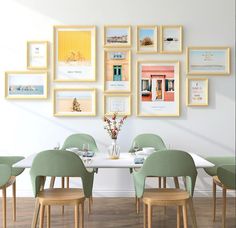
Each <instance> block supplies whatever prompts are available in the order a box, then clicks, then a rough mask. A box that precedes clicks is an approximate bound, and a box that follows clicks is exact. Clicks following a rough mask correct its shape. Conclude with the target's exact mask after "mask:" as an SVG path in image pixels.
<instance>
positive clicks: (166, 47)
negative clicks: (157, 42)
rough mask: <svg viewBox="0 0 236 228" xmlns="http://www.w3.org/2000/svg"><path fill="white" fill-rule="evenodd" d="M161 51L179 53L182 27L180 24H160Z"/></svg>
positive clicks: (181, 47) (181, 44)
mask: <svg viewBox="0 0 236 228" xmlns="http://www.w3.org/2000/svg"><path fill="white" fill-rule="evenodd" d="M160 33H161V53H162V54H181V53H182V51H183V50H182V49H183V27H182V26H181V25H164V26H161V32H160Z"/></svg>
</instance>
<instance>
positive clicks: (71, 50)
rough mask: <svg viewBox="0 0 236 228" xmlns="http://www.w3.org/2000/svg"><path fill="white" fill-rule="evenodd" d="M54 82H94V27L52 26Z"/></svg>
mask: <svg viewBox="0 0 236 228" xmlns="http://www.w3.org/2000/svg"><path fill="white" fill-rule="evenodd" d="M53 34H54V74H53V80H54V81H56V82H92V81H96V27H95V26H79V25H74V26H70V25H58V26H54V29H53Z"/></svg>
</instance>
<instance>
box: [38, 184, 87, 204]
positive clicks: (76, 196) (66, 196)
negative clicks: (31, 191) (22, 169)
mask: <svg viewBox="0 0 236 228" xmlns="http://www.w3.org/2000/svg"><path fill="white" fill-rule="evenodd" d="M37 198H38V200H39V202H40V203H42V204H50V205H52V204H54V205H55V204H57V205H60V204H68V203H75V202H77V203H79V202H83V201H84V200H85V196H84V192H83V190H82V189H77V188H74V189H73V188H69V189H67V188H53V189H45V190H43V191H41V192H39V194H38V197H37Z"/></svg>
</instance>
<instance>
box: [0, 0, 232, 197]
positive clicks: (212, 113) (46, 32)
mask: <svg viewBox="0 0 236 228" xmlns="http://www.w3.org/2000/svg"><path fill="white" fill-rule="evenodd" d="M234 20H235V6H234V0H227V1H224V0H207V1H206V0H198V1H196V0H180V1H176V0H169V1H166V0H146V1H143V0H136V1H132V0H130V1H128V0H119V1H111V0H99V1H96V0H85V1H82V0H70V1H68V0H51V1H49V0H40V1H39V0H38V1H32V0H17V1H16V0H15V1H14V0H5V1H1V6H0V28H1V35H0V41H1V42H0V75H1V77H0V85H1V90H0V105H1V118H0V126H1V131H0V132H1V140H0V153H1V155H7V154H9V155H24V156H28V155H29V154H31V153H34V152H39V151H41V150H44V149H49V148H52V147H53V146H55V145H56V143H57V142H61V143H62V142H63V140H64V139H65V138H66V137H67V136H68V135H70V134H72V133H75V132H86V133H88V134H91V135H93V136H94V138H95V139H96V140H97V143H98V145H99V148H100V149H101V150H103V151H105V150H106V147H107V146H108V145H109V144H110V143H111V140H110V139H109V137H108V136H107V135H106V132H105V131H104V129H103V121H102V110H103V109H102V77H103V75H102V71H103V62H102V51H103V48H102V35H103V25H104V24H128V25H132V29H133V30H132V31H133V35H134V36H133V37H132V39H133V40H132V42H133V47H132V50H133V52H132V79H133V82H132V86H133V93H132V94H133V105H132V107H133V111H134V115H133V116H132V117H130V118H128V120H127V122H126V123H125V125H124V128H123V130H122V132H121V133H120V135H119V143H120V145H121V147H122V150H124V151H125V150H128V148H129V145H130V143H131V140H132V139H133V137H134V136H135V135H137V134H139V133H143V132H153V133H156V134H159V135H160V136H161V137H163V139H164V141H165V143H166V145H169V146H170V147H171V148H176V149H183V150H186V151H189V152H194V153H198V154H201V155H203V156H207V155H219V156H220V155H233V154H234V152H235V75H234V62H235V58H234V55H235V54H234V40H235V22H234ZM63 24H67V25H96V26H97V46H98V47H97V82H95V83H75V84H73V83H67V84H60V83H53V82H52V81H50V87H51V88H53V87H60V86H61V87H74V86H78V87H83V86H87V87H96V88H97V89H98V115H97V117H95V118H56V117H53V116H52V89H51V90H50V96H49V98H48V100H45V101H10V100H5V99H4V71H7V70H25V69H26V41H27V40H49V41H50V48H51V50H50V57H51V61H50V63H51V64H50V68H49V72H50V76H52V75H51V72H52V63H53V61H52V46H53V36H52V27H53V25H63ZM139 24H157V25H164V24H166V25H168V24H180V25H183V27H184V47H187V46H214V45H215V46H229V47H231V48H232V55H231V56H232V60H231V62H232V73H231V75H230V76H211V77H209V106H208V107H202V108H201V107H194V108H190V107H188V108H187V107H186V105H185V96H186V91H185V78H186V74H185V54H182V55H160V54H157V55H137V54H135V43H136V37H135V25H139ZM137 59H140V60H141V59H146V60H149V59H150V60H161V59H163V60H180V61H181V74H180V76H181V78H180V81H181V87H180V94H181V97H180V98H181V99H180V108H181V114H180V117H176V118H137V117H136V116H135V104H136V97H135V84H136V82H135V75H136V68H135V63H136V60H137ZM50 78H51V77H50ZM199 174H200V175H199V178H198V181H197V187H196V193H197V194H200V193H201V194H203V195H204V194H207V193H209V191H211V181H210V179H209V178H207V176H206V175H205V174H204V172H203V171H200V172H199ZM17 191H18V195H20V196H31V195H32V190H31V183H30V178H29V173H28V170H26V171H25V172H24V174H23V175H21V176H20V177H19V178H18V187H17ZM94 191H95V195H107V196H111V195H130V194H132V192H133V183H132V178H131V176H130V175H129V172H128V170H99V173H98V175H95V185H94Z"/></svg>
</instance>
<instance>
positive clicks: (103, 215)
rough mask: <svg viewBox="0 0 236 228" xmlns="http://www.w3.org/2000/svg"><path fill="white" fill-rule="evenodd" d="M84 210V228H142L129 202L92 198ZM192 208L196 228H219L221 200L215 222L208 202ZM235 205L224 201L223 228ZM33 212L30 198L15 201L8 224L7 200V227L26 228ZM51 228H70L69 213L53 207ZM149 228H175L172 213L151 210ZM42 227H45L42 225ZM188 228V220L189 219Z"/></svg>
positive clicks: (232, 221)
mask: <svg viewBox="0 0 236 228" xmlns="http://www.w3.org/2000/svg"><path fill="white" fill-rule="evenodd" d="M87 204H88V203H87V202H86V207H85V227H86V228H119V227H120V228H121V227H122V228H125V227H127V228H128V227H130V228H139V227H140V228H141V227H143V218H142V211H141V213H140V215H137V214H136V212H135V204H134V199H133V198H94V204H93V207H92V214H91V215H88V213H87ZM194 206H195V210H196V216H197V221H198V228H221V200H220V198H219V199H217V214H216V222H213V221H212V205H211V199H210V198H195V199H194ZM235 206H236V201H235V198H228V199H227V222H226V227H227V228H235V227H236V215H235V214H236V209H235ZM33 209H34V199H33V198H17V221H16V222H13V221H12V204H11V200H10V199H8V200H7V227H8V228H28V227H30V226H31V220H32V215H33ZM51 213H52V215H51V227H52V228H54V227H57V228H72V227H73V221H74V214H73V209H72V208H71V207H69V206H68V207H65V214H64V215H61V207H53V208H52V211H51ZM153 213H154V219H153V227H158V228H162V227H163V228H175V227H176V209H175V208H173V207H167V210H166V215H164V210H163V208H155V209H154V212H153ZM0 222H1V223H0V227H2V210H0ZM45 227H46V224H45ZM189 227H191V220H190V218H189Z"/></svg>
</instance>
